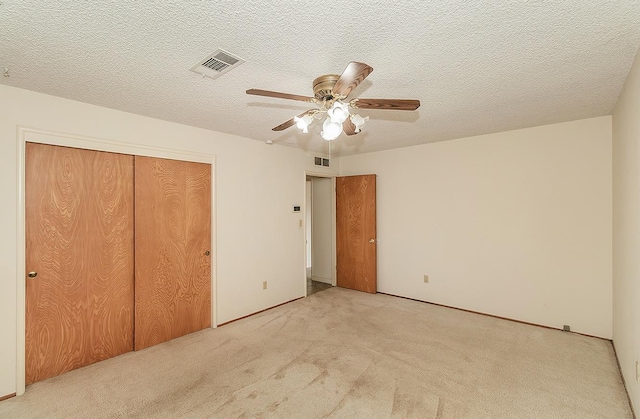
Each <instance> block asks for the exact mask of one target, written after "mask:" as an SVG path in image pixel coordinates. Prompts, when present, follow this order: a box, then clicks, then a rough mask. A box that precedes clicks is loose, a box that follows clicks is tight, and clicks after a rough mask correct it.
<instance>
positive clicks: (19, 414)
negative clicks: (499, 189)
mask: <svg viewBox="0 0 640 419" xmlns="http://www.w3.org/2000/svg"><path fill="white" fill-rule="evenodd" d="M0 417H2V418H76V417H77V418H112V417H113V418H143V417H157V418H205V417H212V418H238V417H241V418H249V417H258V418H267V417H278V418H319V417H335V418H387V417H394V418H395V417H398V418H400V417H415V418H456V419H458V418H580V419H585V418H616V419H620V418H631V411H630V409H629V405H628V402H627V397H626V394H625V392H624V389H623V385H622V382H621V378H620V375H619V372H618V369H617V366H616V361H615V358H614V354H613V349H612V347H611V344H610V343H609V342H607V341H604V340H600V339H595V338H587V337H584V336H580V335H576V334H571V333H564V332H561V331H555V330H549V329H545V328H541V327H535V326H528V325H524V324H520V323H515V322H510V321H506V320H500V319H495V318H491V317H487V316H482V315H476V314H471V313H466V312H463V311H459V310H453V309H448V308H444V307H438V306H434V305H430V304H424V303H419V302H415V301H410V300H405V299H400V298H395V297H390V296H386V295H380V294H379V295H370V294H364V293H359V292H355V291H349V290H344V289H339V288H332V289H329V290H326V291H323V292H320V293H317V294H315V295H313V296H311V297H308V298H306V299H302V300H298V301H295V302H293V303H290V304H286V305H284V306H281V307H278V308H275V309H273V310H269V311H266V312H263V313H261V314H258V315H255V316H253V317H250V318H247V319H244V320H240V321H238V322H235V323H231V324H229V325H227V326H223V327H221V328H218V329H216V330H213V329H208V330H205V331H201V332H198V333H195V334H192V335H189V336H185V337H183V338H180V339H176V340H174V341H171V342H167V343H165V344H161V345H158V346H155V347H152V348H149V349H146V350H144V351H141V352H137V353H129V354H125V355H122V356H120V357H117V358H114V359H111V360H108V361H104V362H101V363H98V364H95V365H92V366H89V367H85V368H82V369H80V370H76V371H72V372H69V373H67V374H64V375H62V376H60V377H57V378H53V379H49V380H47V381H43V382H41V383H37V384H34V385H32V386H29V387H28V388H27V393H26V394H25V395H24V396H22V397H17V398H13V399H10V400H7V401H4V402H1V403H0Z"/></svg>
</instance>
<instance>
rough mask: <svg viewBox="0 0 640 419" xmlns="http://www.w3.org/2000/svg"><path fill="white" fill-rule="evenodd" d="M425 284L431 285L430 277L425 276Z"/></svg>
mask: <svg viewBox="0 0 640 419" xmlns="http://www.w3.org/2000/svg"><path fill="white" fill-rule="evenodd" d="M424 283H425V284H428V283H429V275H425V276H424Z"/></svg>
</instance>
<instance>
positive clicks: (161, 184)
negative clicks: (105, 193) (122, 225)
mask: <svg viewBox="0 0 640 419" xmlns="http://www.w3.org/2000/svg"><path fill="white" fill-rule="evenodd" d="M135 196H136V199H135V202H136V209H135V214H136V215H135V270H136V275H135V277H136V283H135V300H136V304H135V307H136V308H135V348H136V350H140V349H143V348H146V347H148V346H151V345H155V344H157V343H160V342H164V341H167V340H170V339H173V338H176V337H179V336H182V335H186V334H188V333H191V332H195V331H197V330H201V329H204V328H207V327H210V326H211V256H210V249H211V165H209V164H204V163H192V162H184V161H178V160H166V159H158V158H152V157H140V156H136V157H135Z"/></svg>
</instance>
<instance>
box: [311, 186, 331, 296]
mask: <svg viewBox="0 0 640 419" xmlns="http://www.w3.org/2000/svg"><path fill="white" fill-rule="evenodd" d="M305 180H306V182H305V260H306V264H305V270H306V275H305V284H306V291H307V297H308V296H310V295H312V294H315V293H317V292H320V291H324V290H326V289H328V288H331V287H332V286H334V285H335V178H332V177H322V176H315V175H309V174H308V175H306V179H305Z"/></svg>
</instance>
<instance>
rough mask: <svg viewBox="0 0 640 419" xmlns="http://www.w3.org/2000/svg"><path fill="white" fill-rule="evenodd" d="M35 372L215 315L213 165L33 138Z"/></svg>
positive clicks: (28, 196)
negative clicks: (212, 300) (58, 144)
mask: <svg viewBox="0 0 640 419" xmlns="http://www.w3.org/2000/svg"><path fill="white" fill-rule="evenodd" d="M25 162H26V165H25V227H26V237H25V243H26V272H27V279H26V301H25V303H26V318H25V321H26V323H25V327H26V330H25V332H26V333H25V336H26V342H25V344H26V345H25V352H26V353H25V361H26V371H25V373H26V383H27V384H30V383H34V382H37V381H41V380H44V379H46V378H49V377H53V376H56V375H59V374H62V373H63V372H66V371H69V370H72V369H76V368H80V367H82V366H85V365H89V364H92V363H94V362H98V361H101V360H104V359H107V358H111V357H114V356H117V355H120V354H122V353H125V352H128V351H132V350H140V349H144V348H146V347H149V346H152V345H155V344H158V343H161V342H164V341H167V340H170V339H173V338H176V337H179V336H183V335H186V334H188V333H192V332H195V331H197V330H201V329H204V328H207V327H210V326H211V254H210V249H211V165H210V164H205V163H194V162H186V161H178V160H169V159H161V158H155V157H142V156H133V155H126V154H118V153H110V152H103V151H93V150H85V149H79V148H70V147H61V146H53V145H46V144H38V143H27V144H26V156H25Z"/></svg>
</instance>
